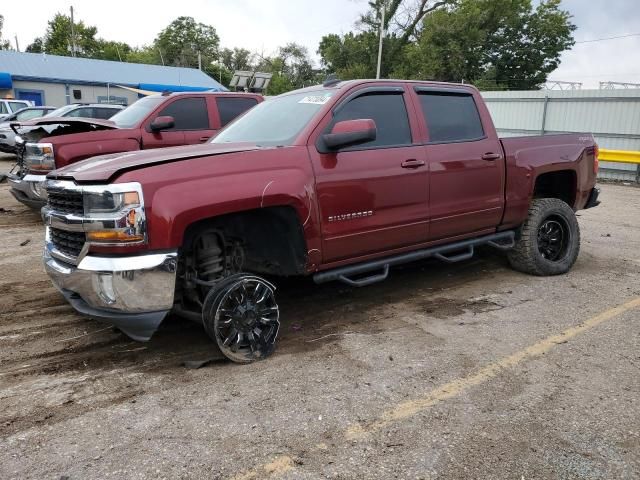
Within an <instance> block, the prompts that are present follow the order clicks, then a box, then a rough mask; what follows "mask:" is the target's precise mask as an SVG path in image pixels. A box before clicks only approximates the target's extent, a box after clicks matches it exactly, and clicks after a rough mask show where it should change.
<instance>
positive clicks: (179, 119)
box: [158, 97, 209, 130]
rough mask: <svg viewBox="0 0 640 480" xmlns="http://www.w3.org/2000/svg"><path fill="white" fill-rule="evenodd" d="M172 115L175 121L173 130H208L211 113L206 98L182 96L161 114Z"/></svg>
mask: <svg viewBox="0 0 640 480" xmlns="http://www.w3.org/2000/svg"><path fill="white" fill-rule="evenodd" d="M165 115H168V116H171V117H173V120H174V121H175V127H174V128H172V130H207V129H209V113H208V111H207V102H206V100H205V99H204V98H201V97H200V98H197V97H196V98H182V99H180V100H175V101H174V102H172V103H170V104H169V105H167V107H166V108H164V109H163V110H162V111H161V112H160V113H159V114H158V116H159V117H162V116H165Z"/></svg>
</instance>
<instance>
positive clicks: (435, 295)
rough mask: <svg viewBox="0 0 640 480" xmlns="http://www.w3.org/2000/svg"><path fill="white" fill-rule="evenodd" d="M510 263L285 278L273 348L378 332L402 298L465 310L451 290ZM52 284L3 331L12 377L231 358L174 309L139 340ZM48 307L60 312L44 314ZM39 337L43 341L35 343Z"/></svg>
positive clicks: (488, 256)
mask: <svg viewBox="0 0 640 480" xmlns="http://www.w3.org/2000/svg"><path fill="white" fill-rule="evenodd" d="M507 268H508V265H507V261H506V258H505V257H504V256H503V255H501V254H499V253H495V252H493V251H491V250H488V251H479V253H478V255H477V256H476V257H475V258H474V259H472V260H470V261H467V262H463V263H459V264H452V265H449V264H443V263H440V262H437V261H432V260H427V261H424V262H418V263H414V264H409V265H405V266H403V267H398V268H395V269H393V270H392V271H391V274H390V276H389V278H388V279H387V280H386V281H384V282H381V283H379V284H375V285H372V286H369V287H367V288H352V287H348V286H346V285H343V284H341V283H337V282H334V283H329V284H324V285H316V284H314V283H313V280H312V279H311V278H302V279H301V278H289V279H279V280H278V281H277V282H276V283H277V288H278V290H277V296H278V302H279V305H280V311H281V316H280V321H281V327H280V333H279V338H278V345H277V348H276V351H275V353H274V355H287V354H304V353H306V352H310V351H313V350H317V349H320V348H322V346H323V345H325V344H326V343H327V342H331V341H334V340H335V339H336V336H337V335H339V334H340V333H343V332H346V331H351V332H353V331H357V332H361V333H376V332H380V331H385V330H388V329H392V328H393V327H394V325H392V324H391V323H390V322H391V320H388V319H386V318H385V316H384V315H383V314H381V313H382V312H383V311H384V309H385V308H386V307H389V306H394V305H395V304H401V303H405V302H408V303H412V304H417V305H418V307H419V308H421V309H423V311H424V312H425V313H427V314H429V315H430V316H432V317H434V318H436V319H444V318H449V317H455V316H458V315H461V314H463V313H464V312H465V310H466V309H468V308H469V305H468V304H467V303H466V301H465V300H463V299H455V298H452V297H450V296H448V295H447V290H448V289H455V288H457V287H460V286H462V285H465V284H467V283H469V282H472V281H474V280H477V279H479V278H481V277H482V278H486V276H487V275H489V274H492V273H497V272H500V271H502V270H505V269H507ZM51 290H52V291H51V292H49V293H50V296H49V299H50V301H52V302H53V303H52V305H54V306H53V307H50V308H51V309H52V310H53V311H51V313H49V315H47V308H42V309H40V311H35V310H34V311H32V312H31V313H30V314H29V315H30V316H32V317H34V318H38V321H37V324H36V325H34V326H33V327H28V325H29V321H31V320H29V319H28V318H25V319H22V320H21V321H22V324H21V325H16V327H17V328H16V330H14V331H9V332H6V331H5V332H4V338H5V343H7V342H8V343H7V344H6V347H7V348H8V349H11V350H12V354H11V356H10V357H9V358H6V360H7V362H3V363H5V365H4V368H3V369H2V372H0V374H1V375H3V376H5V378H6V376H7V375H9V376H25V375H34V374H35V375H37V374H56V373H63V372H69V371H82V372H86V371H88V370H99V369H109V370H112V369H114V368H118V369H121V368H127V369H134V370H140V371H147V370H158V371H159V372H168V371H170V370H172V369H175V368H179V369H182V368H184V365H185V362H198V361H201V360H203V361H204V360H208V361H215V362H218V361H220V362H225V363H226V362H227V360H226V359H225V358H224V357H223V356H222V354H221V353H220V352H219V351H218V349H217V347H216V346H215V344H214V343H213V341H212V340H210V339H209V337H208V336H207V334H206V333H205V331H204V329H203V327H202V326H201V325H199V324H197V323H194V322H190V321H187V320H184V319H181V318H179V317H177V316H174V315H171V316H169V317H168V318H167V319H165V321H164V322H163V323H162V325H161V326H160V328H159V330H158V331H157V332H156V334H155V335H154V336H153V338H152V339H151V340H150V341H149V342H147V343H138V342H134V341H131V340H130V339H129V338H127V337H126V336H125V335H124V334H122V333H120V332H119V331H117V330H115V329H113V328H110V327H106V326H105V325H104V324H101V323H99V322H96V321H93V320H90V319H87V318H85V317H82V316H80V315H77V314H75V313H74V312H73V311H72V309H71V307H68V308H67V309H65V308H64V306H62V305H61V304H60V301H59V300H60V299H59V298H58V294H57V292H54V291H53V289H51ZM487 293H490V292H487ZM60 298H61V297H60ZM474 308H475V307H474ZM60 309H63V310H64V311H60ZM36 310H38V309H36ZM18 313H19V312H18ZM41 315H44V316H51V317H53V318H51V321H50V322H49V321H46V322H43V321H42V319H41V318H39V317H40V316H41ZM63 317H64V319H65V320H64V321H61V318H63ZM7 320H8V319H7ZM16 320H17V319H16ZM25 325H26V326H27V327H25ZM76 332H78V333H76ZM14 337H15V338H14ZM38 343H41V344H42V347H40V348H30V345H31V347H35V346H36V344H38ZM25 365H26V367H25ZM0 378H2V377H0Z"/></svg>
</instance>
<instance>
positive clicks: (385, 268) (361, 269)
mask: <svg viewBox="0 0 640 480" xmlns="http://www.w3.org/2000/svg"><path fill="white" fill-rule="evenodd" d="M515 236H516V234H515V231H513V230H509V231H506V232H499V233H492V234H491V235H485V236H482V237H478V238H470V239H468V240H462V241H460V242H454V243H449V244H447V245H438V246H436V247H431V248H424V249H422V250H416V251H414V252H408V253H401V254H399V255H394V256H392V257H385V258H381V259H379V260H371V261H368V262H362V263H357V264H355V265H347V266H345V267H338V268H334V269H331V270H326V271H324V272H319V273H316V274H315V275H314V276H313V281H314V282H316V283H318V284H320V283H326V282H332V281H334V280H339V281H341V282H343V283H346V284H347V285H350V286H352V287H366V286H367V285H371V284H373V283H377V282H381V281H383V280H386V278H387V277H388V276H389V268H390V267H394V266H396V265H402V264H405V263H409V262H415V261H417V260H424V259H426V258H430V257H435V258H437V259H438V260H442V261H444V262H447V263H455V262H462V261H464V260H469V259H470V258H471V257H473V254H474V253H475V247H478V246H480V245H489V246H490V247H493V248H497V249H498V250H503V251H505V250H509V249H511V248H513V247H514V245H515ZM376 271H377V272H379V273H375V274H373V275H369V276H367V277H364V278H357V279H354V278H353V277H354V276H358V275H362V274H365V273H369V272H376Z"/></svg>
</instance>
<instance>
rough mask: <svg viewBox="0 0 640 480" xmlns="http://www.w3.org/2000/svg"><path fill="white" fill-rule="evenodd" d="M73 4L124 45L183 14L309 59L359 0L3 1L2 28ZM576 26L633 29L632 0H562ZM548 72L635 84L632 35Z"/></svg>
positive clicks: (26, 26)
mask: <svg viewBox="0 0 640 480" xmlns="http://www.w3.org/2000/svg"><path fill="white" fill-rule="evenodd" d="M70 5H73V7H74V9H75V16H76V19H77V20H83V21H84V22H85V23H86V24H88V25H95V26H96V27H98V35H99V36H100V37H102V38H105V39H109V40H121V41H125V42H127V43H129V44H131V45H143V44H146V43H150V42H151V41H153V39H154V38H155V36H156V34H157V33H158V32H159V31H160V30H162V29H163V28H164V27H165V26H166V25H167V24H169V23H170V22H171V21H172V20H174V19H175V18H177V17H179V16H182V15H187V16H192V17H194V18H195V19H196V21H199V22H203V23H206V24H210V25H213V26H214V27H215V28H216V30H217V32H218V35H219V36H220V39H221V44H222V46H224V47H234V46H238V47H244V48H247V49H249V50H251V51H256V52H264V53H265V54H271V53H274V52H275V50H276V49H277V47H278V46H279V45H284V44H286V43H287V42H292V41H295V42H298V43H301V44H303V45H305V46H307V48H308V49H309V52H310V53H311V54H312V55H313V56H314V58H316V60H317V55H316V54H315V52H316V50H317V48H318V42H319V41H320V38H321V37H322V35H324V34H326V33H345V32H348V31H349V30H350V29H351V27H352V25H353V23H354V21H355V20H356V19H357V17H358V14H359V13H360V12H362V11H364V10H366V8H367V1H366V0H322V1H318V0H180V1H179V2H163V1H154V2H151V1H131V0H109V1H96V0H84V1H81V0H75V1H73V2H71V1H68V0H26V1H23V2H18V1H9V0H3V2H2V7H0V13H1V14H2V15H4V17H5V26H4V31H3V35H4V37H6V38H9V39H13V36H14V35H16V34H17V35H18V41H19V42H20V47H21V49H24V48H25V47H26V46H27V45H28V44H29V43H31V42H32V41H33V39H34V38H35V37H37V36H39V35H42V34H43V33H44V31H45V29H46V25H47V20H49V19H50V18H51V17H53V15H54V14H55V13H56V12H65V13H67V12H68V11H69V6H70ZM563 5H564V8H566V9H567V10H569V11H570V12H571V13H572V14H573V16H574V18H573V21H574V23H575V24H576V25H577V26H578V29H577V30H576V32H575V39H576V40H577V41H582V40H592V39H598V38H603V37H611V36H617V35H624V34H630V33H640V0H563ZM550 79H555V80H568V81H581V82H584V84H585V85H584V86H583V88H589V87H593V88H597V87H598V82H599V81H601V80H603V81H605V80H613V81H627V82H637V83H640V36H634V37H628V38H620V39H615V40H608V41H599V42H590V43H578V44H576V45H575V46H574V47H573V49H572V50H571V51H569V52H566V53H565V54H564V55H563V57H562V64H561V65H560V68H559V69H558V70H557V71H555V72H554V73H552V74H551V76H550Z"/></svg>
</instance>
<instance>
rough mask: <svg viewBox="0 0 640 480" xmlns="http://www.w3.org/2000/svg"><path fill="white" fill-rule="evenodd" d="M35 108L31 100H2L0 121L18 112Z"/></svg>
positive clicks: (0, 102)
mask: <svg viewBox="0 0 640 480" xmlns="http://www.w3.org/2000/svg"><path fill="white" fill-rule="evenodd" d="M33 106H35V105H34V104H33V102H32V101H29V100H13V99H11V100H9V99H7V98H0V120H4V117H6V116H7V115H11V114H12V113H15V112H17V111H18V110H21V109H23V108H27V107H33Z"/></svg>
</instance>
